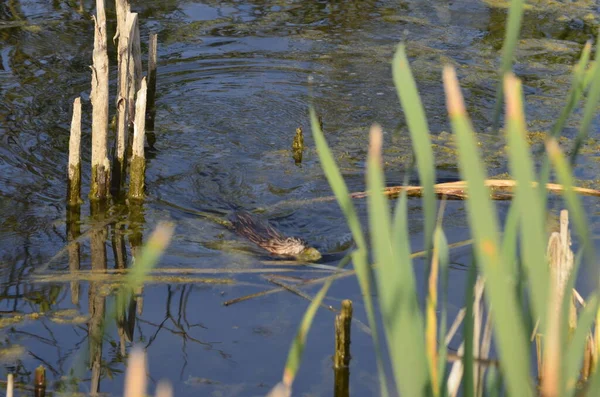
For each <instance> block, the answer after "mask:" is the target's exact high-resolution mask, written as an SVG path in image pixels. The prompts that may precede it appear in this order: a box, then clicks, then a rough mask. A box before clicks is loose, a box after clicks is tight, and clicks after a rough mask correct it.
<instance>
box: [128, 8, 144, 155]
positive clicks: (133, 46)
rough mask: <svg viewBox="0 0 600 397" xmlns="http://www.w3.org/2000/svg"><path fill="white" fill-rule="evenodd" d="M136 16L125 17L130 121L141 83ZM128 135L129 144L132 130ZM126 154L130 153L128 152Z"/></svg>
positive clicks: (130, 14)
mask: <svg viewBox="0 0 600 397" xmlns="http://www.w3.org/2000/svg"><path fill="white" fill-rule="evenodd" d="M137 16H138V15H137V14H136V13H129V15H128V16H127V26H128V29H129V76H130V78H131V79H132V82H131V84H130V85H129V92H128V94H127V102H128V103H129V115H130V116H129V117H130V120H131V121H133V120H134V119H135V94H136V93H137V92H138V90H139V89H140V86H141V83H142V50H141V44H140V29H139V26H138V18H137ZM129 133H130V136H129V137H130V140H129V142H131V139H132V137H131V134H133V129H132V128H130V129H129ZM130 149H131V148H130ZM128 154H131V153H130V152H128Z"/></svg>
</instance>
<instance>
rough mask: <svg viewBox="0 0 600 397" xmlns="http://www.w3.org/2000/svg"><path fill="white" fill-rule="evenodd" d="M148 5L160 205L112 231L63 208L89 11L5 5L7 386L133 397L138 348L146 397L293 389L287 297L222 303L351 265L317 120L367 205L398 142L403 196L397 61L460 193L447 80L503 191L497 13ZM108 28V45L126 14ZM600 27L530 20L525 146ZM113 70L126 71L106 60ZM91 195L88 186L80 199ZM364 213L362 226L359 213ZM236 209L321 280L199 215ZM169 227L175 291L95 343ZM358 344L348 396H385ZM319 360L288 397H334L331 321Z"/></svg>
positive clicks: (367, 348) (455, 206)
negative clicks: (166, 389) (287, 238)
mask: <svg viewBox="0 0 600 397" xmlns="http://www.w3.org/2000/svg"><path fill="white" fill-rule="evenodd" d="M108 3H111V2H108ZM135 3H136V4H134V6H133V10H134V11H136V12H139V13H140V22H141V31H142V36H143V37H142V41H143V42H144V43H146V42H147V38H148V34H149V32H156V33H158V37H159V69H158V97H157V114H156V120H155V131H154V132H155V133H156V144H155V147H154V149H153V150H152V151H150V152H149V154H148V157H149V163H148V165H147V189H148V190H147V193H148V200H147V201H146V202H145V203H144V204H143V205H141V206H126V205H123V204H119V205H114V206H111V207H110V208H109V209H108V211H107V212H106V213H105V214H104V215H103V216H100V215H98V214H99V213H100V212H97V211H94V210H93V209H91V208H89V206H88V204H87V203H86V204H85V205H83V206H81V207H80V208H76V209H72V210H71V211H67V210H66V208H65V204H64V195H65V192H66V172H65V171H66V162H67V147H68V125H69V121H70V111H71V103H72V100H73V98H75V97H77V96H79V95H81V96H82V97H83V99H84V101H83V102H84V109H83V113H84V137H83V156H84V163H89V157H90V154H89V140H90V139H89V118H88V116H87V115H89V114H90V106H89V102H88V96H89V88H90V84H89V78H90V72H89V68H88V65H89V64H90V63H91V61H90V60H91V44H92V23H91V21H90V15H91V14H92V13H93V12H94V2H93V1H91V0H82V1H72V2H45V1H27V2H25V1H13V2H4V3H2V4H0V98H1V99H0V139H1V144H0V263H1V265H2V266H0V276H1V280H2V284H1V285H2V294H1V305H0V310H1V314H2V320H1V321H2V336H3V341H4V345H3V346H4V347H6V348H7V349H8V348H11V350H10V351H11V352H12V353H11V355H6V357H7V358H6V359H5V366H6V368H7V370H10V371H13V372H14V373H16V375H17V380H18V381H19V382H22V383H24V384H27V385H31V383H32V381H33V379H32V377H33V369H34V368H35V367H36V366H38V365H40V364H42V365H44V366H46V367H47V369H48V379H49V382H50V385H49V388H50V389H52V390H74V389H78V390H80V391H92V390H98V389H99V390H100V391H103V392H110V393H120V390H121V387H122V382H123V376H122V373H123V370H124V364H123V362H124V361H123V360H124V358H123V357H124V354H125V353H126V352H127V349H126V348H127V347H129V346H130V345H131V344H132V343H136V344H141V345H142V346H144V347H146V348H147V351H148V356H149V363H150V379H151V381H152V382H156V381H158V380H159V379H161V378H168V379H170V380H171V381H172V382H173V383H174V386H175V393H176V394H177V395H196V394H198V393H202V394H211V395H225V396H230V395H257V394H258V395H260V394H265V393H266V392H267V390H269V388H270V387H271V386H272V385H273V384H275V383H276V382H277V381H278V380H279V379H280V376H281V370H282V368H283V364H284V362H285V353H286V352H287V349H288V347H289V343H290V342H291V335H293V334H294V332H295V329H296V327H297V326H298V323H299V319H300V318H301V316H302V314H303V312H304V310H305V308H306V302H305V301H304V300H302V299H301V298H299V297H297V296H294V295H292V294H290V293H289V292H282V291H280V292H277V293H272V294H269V295H266V296H263V297H261V298H257V299H254V300H249V301H245V302H241V303H238V304H233V305H231V306H227V307H224V306H223V303H224V302H226V301H229V300H232V299H235V298H237V297H241V296H245V295H247V294H252V293H255V292H257V291H262V290H265V289H268V288H272V287H273V286H272V285H271V282H270V281H269V280H274V279H273V275H280V276H283V275H285V276H286V277H287V278H285V279H284V280H285V282H286V283H299V282H302V281H303V280H304V281H306V280H308V279H313V278H318V277H322V276H323V275H324V274H328V273H329V272H331V270H330V269H328V268H327V266H332V265H336V263H337V261H339V259H340V257H341V256H343V254H344V253H345V252H347V251H348V250H349V249H351V244H352V242H351V239H350V234H349V231H348V229H347V227H346V225H345V222H344V220H343V218H342V215H341V212H340V211H339V209H338V207H337V205H336V204H335V202H334V201H320V200H314V199H317V198H321V197H325V196H330V195H331V192H330V189H329V187H328V184H327V181H326V180H325V178H324V177H323V174H322V172H321V169H320V167H319V163H318V159H317V155H316V152H315V150H314V145H313V142H312V138H311V135H310V133H307V131H309V128H308V124H309V123H308V119H307V109H308V106H309V105H310V104H313V105H314V106H315V108H316V110H317V112H318V113H319V114H320V115H322V117H323V123H324V131H325V133H326V135H327V139H328V141H329V143H330V145H331V146H332V149H333V152H334V154H335V156H336V159H337V161H338V162H339V164H340V166H341V167H342V171H343V173H344V176H345V178H346V180H347V183H348V185H349V187H350V189H351V190H352V191H362V190H364V176H363V171H364V160H365V156H366V148H367V145H366V141H367V131H368V126H369V125H370V124H371V123H373V122H378V123H380V124H382V125H383V127H384V130H385V132H386V136H385V139H386V147H385V161H386V166H387V174H388V182H389V183H390V184H398V183H400V182H401V181H402V177H403V174H402V169H403V167H404V166H405V165H406V163H407V160H408V156H409V154H410V152H409V141H408V137H407V134H406V125H405V121H404V117H403V115H402V113H401V111H400V109H399V105H398V100H397V97H396V92H395V88H394V86H393V84H392V80H391V72H390V67H389V62H390V59H391V56H392V54H393V51H394V49H395V46H396V45H397V43H398V42H399V41H400V40H405V41H406V43H407V50H408V53H409V56H410V57H411V62H412V66H413V68H414V74H415V77H416V78H417V81H418V83H419V89H420V92H421V94H422V97H423V102H424V105H425V106H426V108H427V112H428V114H429V116H430V120H429V122H430V128H431V130H432V132H433V134H434V135H433V137H432V139H433V141H434V144H435V150H436V165H437V167H438V169H439V173H440V175H441V176H442V177H450V178H453V177H456V175H457V171H456V169H457V168H456V163H455V160H454V145H453V142H452V138H451V136H450V135H449V134H447V133H446V132H445V131H447V129H448V126H447V120H446V117H445V110H444V106H445V104H444V102H443V95H442V86H441V82H440V75H441V72H440V70H441V65H442V63H447V62H449V63H453V64H455V65H456V66H458V71H459V77H460V79H461V83H462V85H463V89H464V94H465V98H466V101H467V104H468V106H469V111H470V112H471V115H472V117H473V121H474V124H475V126H476V127H477V129H478V130H479V131H480V132H481V135H480V142H481V147H482V149H483V150H486V153H487V156H486V158H487V161H488V166H489V167H490V173H491V174H492V175H497V174H500V173H502V172H505V171H506V164H505V163H504V161H503V159H502V157H501V155H502V150H503V148H504V143H503V140H502V138H501V137H497V136H494V135H491V134H489V130H488V126H489V124H490V119H491V109H492V108H493V104H494V96H495V84H496V78H497V75H496V66H497V61H498V57H499V52H498V51H499V49H500V47H499V46H500V45H501V42H502V37H503V25H504V22H505V18H506V14H505V10H502V9H493V8H488V6H486V5H485V4H484V3H483V2H479V1H464V2H454V3H453V4H451V5H449V4H448V3H443V4H442V3H435V4H434V3H431V2H422V1H400V2H399V1H396V0H394V1H391V0H390V1H386V0H384V1H377V2H376V1H333V0H331V1H319V2H311V1H300V0H295V1H288V2H277V3H272V2H262V1H244V2H239V1H218V2H217V1H202V2H191V1H181V0H171V1H144V2H135ZM137 3H139V4H137ZM107 6H108V7H109V10H108V11H109V24H111V26H109V29H114V17H115V15H114V10H113V9H112V8H110V7H113V4H108V5H107ZM588 11H589V10H577V9H570V11H569V13H568V17H567V18H562V17H561V18H559V16H563V15H567V13H566V11H564V10H560V9H556V10H553V9H547V10H543V11H540V10H534V11H530V12H528V14H527V15H526V17H525V18H526V23H525V28H524V32H523V39H524V40H523V41H522V43H521V46H520V49H519V53H518V57H517V63H516V65H515V70H516V71H517V74H518V75H519V76H521V77H522V78H523V79H524V83H525V87H524V88H525V92H526V94H527V110H528V116H529V120H528V121H529V122H530V129H531V130H532V131H544V130H547V129H548V127H549V126H550V125H551V122H552V120H553V119H554V117H555V115H556V114H558V112H559V109H560V105H561V104H562V98H563V97H564V96H565V94H566V91H567V87H568V84H569V82H570V76H569V73H570V67H571V65H572V64H573V63H574V61H575V60H576V59H577V57H578V56H579V52H580V50H581V47H582V44H583V43H584V42H585V40H587V39H588V38H589V37H590V36H591V27H590V26H589V23H588V21H587V20H586V19H585V18H584V16H585V15H586V13H587V12H588ZM527 21H535V23H528V22H527ZM111 45H112V44H111ZM110 51H112V52H111V57H112V58H111V62H112V65H114V64H115V63H114V48H112V47H111V48H110ZM111 70H113V75H112V76H113V78H114V76H115V74H114V69H111ZM576 122H577V120H573V121H572V124H570V125H569V128H568V132H570V131H573V127H574V126H575V125H576V124H575V123H576ZM297 127H303V128H304V131H305V143H306V144H307V146H308V149H307V150H306V151H304V152H303V156H302V162H301V163H299V164H296V162H295V161H294V158H293V156H292V151H291V149H290V148H291V144H292V139H293V137H294V134H295V131H296V128H297ZM86 131H87V133H86ZM593 138H595V137H593ZM587 159H588V161H587V162H586V163H585V167H580V169H579V170H578V175H579V176H580V177H582V178H590V176H591V175H595V174H597V170H596V165H595V164H596V162H594V161H593V160H594V158H593V157H592V156H588V158H587ZM87 180H89V170H88V169H86V168H84V169H83V181H84V184H85V183H86V181H87ZM84 191H87V187H86V186H84ZM165 203H167V204H165ZM356 205H357V208H358V211H359V214H360V215H361V219H362V220H363V224H364V225H366V221H365V220H366V219H365V203H364V202H363V201H357V202H356ZM553 205H554V206H556V207H559V206H560V203H553ZM177 208H183V209H184V210H177ZM232 209H245V210H249V211H256V212H260V213H262V216H264V217H265V218H267V219H269V220H270V221H271V222H272V223H273V224H274V225H275V226H277V228H278V229H280V230H282V232H284V233H285V234H289V235H295V236H299V237H302V238H304V239H306V240H307V241H309V242H310V243H311V244H312V245H314V246H316V247H317V248H318V249H319V250H320V251H321V252H324V253H326V255H325V256H324V258H323V260H322V261H321V265H323V267H320V268H319V267H316V268H305V267H300V268H299V267H294V266H290V265H289V263H287V262H282V261H280V260H277V258H273V257H269V256H268V255H266V254H265V252H263V251H261V250H260V249H258V248H257V247H256V246H254V245H252V244H251V243H249V242H248V241H246V240H244V239H243V238H240V236H237V235H235V234H233V233H231V232H230V231H229V230H227V229H226V228H224V227H223V226H222V225H220V224H219V223H218V222H215V221H214V220H211V219H209V218H207V217H202V216H195V215H193V213H194V212H201V213H205V214H212V215H213V216H217V217H224V216H226V215H227V213H228V212H229V211H231V210H232ZM409 211H410V214H411V220H412V221H411V230H410V231H411V234H412V236H413V241H414V247H415V249H418V248H419V246H420V245H421V235H420V232H421V224H422V222H421V221H422V215H421V211H420V202H419V200H411V201H410V202H409ZM463 211H464V209H463V206H462V203H460V202H453V203H449V205H448V208H447V210H446V221H445V226H446V227H447V228H448V229H449V230H451V236H453V238H455V241H458V240H461V239H463V238H466V237H468V234H467V230H466V225H465V219H464V216H463ZM164 219H173V220H175V222H176V225H177V227H176V234H175V236H174V239H173V242H172V244H171V246H170V247H169V249H168V251H167V253H166V255H165V256H164V258H163V260H162V261H161V264H160V266H161V269H162V270H161V271H159V272H157V273H155V274H153V275H152V277H151V282H150V283H149V284H148V285H146V287H145V288H144V289H143V291H138V292H139V294H138V296H137V297H136V298H135V299H133V300H132V301H131V302H129V305H128V310H127V311H126V312H124V313H122V314H121V315H120V316H119V317H117V321H116V322H115V321H111V322H109V323H108V324H107V328H106V330H105V331H106V332H105V333H104V334H103V336H102V334H100V333H99V331H98V330H99V328H98V324H100V322H101V320H102V318H103V317H104V316H105V315H107V313H111V312H112V310H113V308H114V301H113V298H112V292H113V291H114V289H115V288H116V287H117V286H118V285H119V283H120V280H121V277H120V275H119V273H118V272H117V271H118V270H119V269H123V268H126V267H128V266H129V265H128V264H130V263H131V260H132V259H131V258H132V257H133V255H132V253H134V251H135V250H136V249H137V247H139V246H140V245H141V244H142V241H143V240H144V236H145V234H147V232H148V231H149V230H151V229H153V228H154V226H155V225H156V224H157V222H159V221H160V220H164ZM452 259H453V261H454V262H455V263H456V264H457V266H455V267H454V269H453V271H452V272H451V274H450V282H451V285H452V286H453V291H454V292H453V295H452V296H451V303H452V304H453V305H454V307H453V308H452V310H454V311H455V310H456V309H457V307H456V306H457V305H460V304H461V302H462V291H463V289H464V281H465V280H464V278H465V277H464V271H463V268H462V267H461V266H460V265H461V264H468V263H469V261H470V260H469V258H468V249H467V250H462V251H457V252H455V253H454V256H453V258H452ZM417 266H420V265H417ZM74 269H81V271H80V272H79V273H77V274H78V276H77V277H74V276H73V274H71V273H70V272H69V270H74ZM95 269H108V270H110V271H112V272H116V273H110V272H109V273H108V274H105V275H104V276H102V277H100V276H99V275H94V274H93V273H91V272H90V271H91V270H95ZM420 269H421V267H417V277H418V281H419V282H420V283H421V285H424V284H423V281H422V278H423V274H422V271H421V270H420ZM291 277H293V278H291ZM280 279H283V278H280ZM315 288H318V286H312V287H308V288H305V289H304V291H305V292H307V293H309V294H311V293H314V291H315ZM346 298H349V299H352V300H354V303H355V317H356V318H357V319H358V320H359V321H363V322H365V320H364V314H363V313H364V310H363V309H362V307H361V299H360V292H359V290H358V288H357V285H356V283H355V281H354V280H353V279H351V278H346V279H342V280H340V281H338V282H336V283H335V284H334V287H333V288H332V290H331V293H330V295H329V297H328V298H327V302H326V303H327V304H330V305H333V306H334V307H339V304H340V301H341V300H342V299H346ZM450 315H453V312H451V313H450ZM353 335H354V336H353V343H352V349H353V361H352V364H351V365H352V366H351V381H350V382H351V388H352V391H353V394H357V395H371V394H373V393H374V391H375V390H377V388H376V384H377V381H376V375H375V365H374V357H373V351H372V344H371V341H370V337H369V336H368V334H367V333H365V332H360V331H359V332H354V334H353ZM308 342H309V344H308V347H307V350H306V353H305V354H306V356H305V360H304V365H303V367H302V370H301V372H300V374H299V377H298V378H297V383H296V384H295V386H296V388H297V389H296V390H295V391H296V392H297V393H298V394H301V393H311V394H314V395H331V390H332V370H331V361H330V356H331V354H332V352H333V315H332V313H330V312H326V311H321V312H319V313H318V315H317V317H316V319H315V323H314V327H313V329H312V331H311V334H310V335H309V340H308ZM453 347H456V346H453ZM7 351H8V350H7ZM0 377H2V378H5V374H0Z"/></svg>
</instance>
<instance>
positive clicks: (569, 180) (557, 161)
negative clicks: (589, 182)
mask: <svg viewBox="0 0 600 397" xmlns="http://www.w3.org/2000/svg"><path fill="white" fill-rule="evenodd" d="M546 152H547V153H548V157H549V158H550V161H551V162H552V164H553V165H554V169H555V170H556V177H557V179H558V182H559V183H560V184H561V185H563V187H564V190H563V196H564V198H565V201H566V204H567V208H568V209H569V216H570V217H571V219H573V224H574V226H575V231H576V232H577V234H578V236H579V238H580V239H581V249H582V250H583V255H584V257H585V259H586V261H587V263H588V270H589V271H590V272H591V271H592V269H596V265H595V264H596V253H595V250H594V246H593V244H592V240H591V238H590V233H589V230H590V228H589V225H588V222H587V217H586V216H585V214H584V211H583V206H582V204H581V199H580V198H579V196H578V195H577V194H576V193H575V192H574V191H573V177H572V175H573V171H572V170H571V166H570V165H569V163H568V162H567V160H566V159H565V156H564V155H563V153H562V150H561V149H560V146H558V142H557V141H556V139H554V138H552V139H549V140H548V141H546ZM596 277H597V274H596Z"/></svg>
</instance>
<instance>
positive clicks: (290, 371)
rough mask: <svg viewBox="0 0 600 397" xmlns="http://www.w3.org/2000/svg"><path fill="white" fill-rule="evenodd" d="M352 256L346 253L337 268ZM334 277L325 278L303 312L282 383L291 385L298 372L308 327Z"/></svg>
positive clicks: (343, 265) (344, 264)
mask: <svg viewBox="0 0 600 397" xmlns="http://www.w3.org/2000/svg"><path fill="white" fill-rule="evenodd" d="M351 257H352V253H348V254H346V255H345V256H344V258H342V260H341V261H340V263H339V264H338V266H337V267H338V268H339V269H342V268H344V267H345V266H346V265H347V264H348V262H350V259H351ZM334 280H335V279H334V278H333V277H331V278H329V279H327V280H326V281H325V283H324V284H323V286H322V287H321V289H320V290H319V292H318V293H317V295H315V297H314V298H313V299H312V301H311V302H310V305H308V308H307V309H306V312H304V316H303V317H302V321H301V322H300V326H299V327H298V331H297V332H296V337H295V338H294V341H293V342H292V345H291V346H290V351H289V353H288V358H287V361H286V363H285V369H284V371H283V384H285V385H287V386H289V387H291V386H292V383H293V382H294V379H295V378H296V374H297V373H298V369H299V368H300V363H301V362H302V353H303V352H304V346H305V345H306V336H307V335H308V332H309V331H310V327H311V325H312V322H313V320H314V318H315V315H316V314H317V310H318V309H319V306H320V305H321V302H323V299H324V298H325V295H327V291H329V287H331V284H332V283H333V281H334Z"/></svg>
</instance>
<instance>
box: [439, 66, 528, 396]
mask: <svg viewBox="0 0 600 397" xmlns="http://www.w3.org/2000/svg"><path fill="white" fill-rule="evenodd" d="M444 87H445V91H446V98H447V107H448V114H449V116H450V121H451V124H452V129H453V131H454V133H455V135H456V137H457V146H458V149H459V166H460V171H461V175H462V177H463V179H464V180H466V181H467V186H468V194H469V197H470V199H469V200H468V201H467V210H468V215H469V224H470V227H471V231H472V233H473V236H474V239H475V254H476V255H475V256H476V259H477V264H478V266H479V267H480V269H481V270H482V271H483V275H484V276H485V278H486V279H487V280H492V281H493V282H490V283H489V285H487V288H486V295H487V296H488V299H489V303H490V304H491V305H492V306H493V307H494V312H495V315H494V329H495V331H496V337H497V339H496V340H497V346H498V351H499V353H500V358H501V367H502V372H503V374H504V375H505V380H506V383H507V386H508V392H509V393H510V394H511V395H515V396H516V395H519V396H524V397H527V396H531V395H532V390H531V385H530V383H529V375H528V374H529V357H528V353H527V352H528V348H527V342H526V340H527V339H526V335H525V330H524V329H523V325H522V323H521V319H520V316H519V313H520V311H521V310H520V307H519V304H518V302H517V300H516V298H515V295H514V289H513V286H512V282H514V280H509V281H508V282H502V280H506V276H507V274H506V270H505V267H506V263H505V262H504V260H503V258H502V252H501V250H500V238H499V232H498V220H497V215H496V212H495V208H494V206H493V205H492V202H491V201H490V199H489V191H488V189H487V188H486V187H485V185H484V180H485V178H486V175H485V172H484V167H483V163H482V161H481V159H480V156H479V154H478V152H477V145H476V143H475V138H474V133H473V129H472V127H471V123H470V120H469V119H468V117H467V114H466V111H465V107H464V102H463V98H462V94H461V93H460V88H459V86H458V81H457V80H456V73H455V71H454V69H453V68H452V67H450V66H446V67H445V68H444ZM482 219H485V222H482V221H481V220H482Z"/></svg>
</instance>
